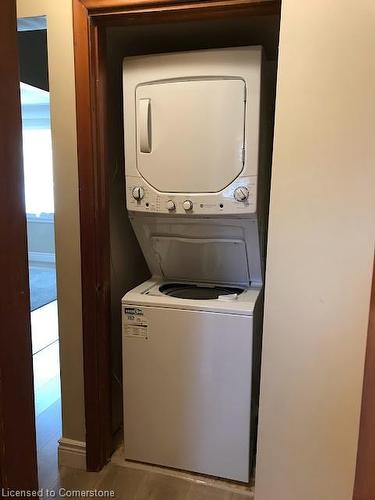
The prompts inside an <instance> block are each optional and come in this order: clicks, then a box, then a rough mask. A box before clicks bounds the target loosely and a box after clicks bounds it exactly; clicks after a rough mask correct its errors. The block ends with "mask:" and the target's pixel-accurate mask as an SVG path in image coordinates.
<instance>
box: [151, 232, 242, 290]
mask: <svg viewBox="0 0 375 500" xmlns="http://www.w3.org/2000/svg"><path fill="white" fill-rule="evenodd" d="M151 245H152V249H153V254H154V255H155V256H156V259H157V261H158V267H159V270H160V271H159V272H160V275H161V276H163V277H164V278H165V279H168V280H176V281H198V282H202V283H243V284H248V283H249V282H250V276H249V267H248V262H247V254H246V245H245V242H244V241H243V240H240V239H229V238H228V239H224V238H223V239H215V238H181V237H177V236H152V238H151Z"/></svg>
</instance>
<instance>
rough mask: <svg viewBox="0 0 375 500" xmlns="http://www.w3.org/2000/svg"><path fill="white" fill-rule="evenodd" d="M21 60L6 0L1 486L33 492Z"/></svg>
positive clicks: (0, 103) (2, 14) (2, 19)
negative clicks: (19, 63)
mask: <svg viewBox="0 0 375 500" xmlns="http://www.w3.org/2000/svg"><path fill="white" fill-rule="evenodd" d="M18 61H19V58H18V47H17V22H16V0H2V1H1V2H0V74H1V84H0V108H1V111H2V113H1V119H0V151H1V183H0V204H1V217H0V231H1V234H2V235H5V237H3V238H0V273H1V274H0V275H1V281H2V283H1V288H0V444H1V446H0V488H5V489H11V490H28V491H32V490H37V488H38V477H37V456H36V431H35V411H34V383H33V361H32V347H31V326H30V293H29V272H28V262H27V255H28V254H27V237H26V209H25V200H24V173H23V158H22V126H21V105H20V90H19V88H20V87H19V83H20V79H19V68H18ZM20 453H22V459H21V458H20ZM0 496H1V491H0Z"/></svg>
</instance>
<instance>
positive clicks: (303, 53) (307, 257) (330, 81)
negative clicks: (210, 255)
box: [256, 0, 375, 500]
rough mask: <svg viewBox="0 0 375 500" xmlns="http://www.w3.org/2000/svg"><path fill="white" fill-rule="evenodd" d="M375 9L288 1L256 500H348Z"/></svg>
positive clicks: (369, 209)
mask: <svg viewBox="0 0 375 500" xmlns="http://www.w3.org/2000/svg"><path fill="white" fill-rule="evenodd" d="M374 34H375V4H374V2H373V1H372V0H363V1H361V2H353V1H352V0H330V1H329V2H327V0H315V1H314V2H299V1H296V0H283V9H282V21H281V37H280V53H279V73H278V89H277V102H276V129H275V144H274V158H273V177H272V191H271V199H272V201H271V213H270V231H269V248H268V268H267V282H266V306H265V325H264V350H263V371H262V388H261V390H262V395H261V408H260V429H259V447H258V467H257V475H256V500H274V499H276V498H277V499H278V500H317V499H319V500H349V499H351V498H352V491H353V480H354V471H355V461H356V451H357V438H358V424H359V412H360V399H361V389H362V377H363V363H364V350H365V341H366V331H367V322H368V311H369V296H370V279H371V272H372V258H373V252H374V230H375V227H374V220H375V136H374V131H375V105H374V103H375V58H374V43H375V38H374V37H375V35H374Z"/></svg>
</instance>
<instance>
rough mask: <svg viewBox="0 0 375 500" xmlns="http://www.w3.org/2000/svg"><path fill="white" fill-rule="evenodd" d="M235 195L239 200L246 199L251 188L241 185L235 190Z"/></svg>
mask: <svg viewBox="0 0 375 500" xmlns="http://www.w3.org/2000/svg"><path fill="white" fill-rule="evenodd" d="M234 197H235V199H236V200H237V201H246V200H247V199H248V197H249V190H248V189H247V188H246V187H245V186H240V187H238V188H237V189H236V190H235V191H234Z"/></svg>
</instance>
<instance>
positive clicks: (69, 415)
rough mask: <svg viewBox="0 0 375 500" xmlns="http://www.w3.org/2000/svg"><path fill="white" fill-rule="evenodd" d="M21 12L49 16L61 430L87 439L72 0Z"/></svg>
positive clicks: (39, 3) (51, 0) (45, 1)
mask: <svg viewBox="0 0 375 500" xmlns="http://www.w3.org/2000/svg"><path fill="white" fill-rule="evenodd" d="M17 15H18V17H32V16H40V15H46V16H47V37H48V58H49V81H50V92H51V117H52V140H53V164H54V183H55V212H56V214H55V215H56V219H55V227H56V261H57V286H58V306H59V331H60V339H61V340H60V354H61V371H62V377H61V382H62V404H63V436H64V437H65V438H70V439H75V440H79V441H84V440H85V423H84V403H83V373H82V324H81V323H82V318H81V281H80V272H81V270H80V248H79V205H78V173H77V151H76V121H75V94H74V66H73V38H72V1H71V0H58V1H57V0H17Z"/></svg>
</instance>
